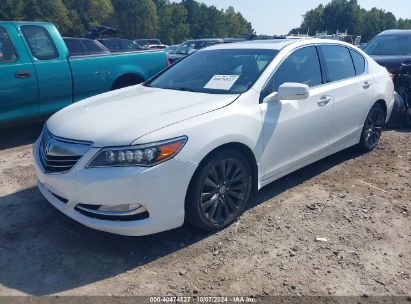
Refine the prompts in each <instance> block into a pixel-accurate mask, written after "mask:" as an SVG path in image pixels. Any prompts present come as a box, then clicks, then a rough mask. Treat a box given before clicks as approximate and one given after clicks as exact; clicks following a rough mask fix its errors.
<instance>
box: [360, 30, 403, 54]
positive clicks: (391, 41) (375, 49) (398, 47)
mask: <svg viewBox="0 0 411 304" xmlns="http://www.w3.org/2000/svg"><path fill="white" fill-rule="evenodd" d="M364 51H365V52H366V53H367V54H368V55H375V56H377V55H411V35H407V36H406V35H383V36H377V37H375V38H374V39H373V40H371V42H370V43H369V44H368V45H367V46H366V47H365V48H364Z"/></svg>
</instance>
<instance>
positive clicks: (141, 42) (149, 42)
mask: <svg viewBox="0 0 411 304" xmlns="http://www.w3.org/2000/svg"><path fill="white" fill-rule="evenodd" d="M133 41H134V42H135V43H137V44H138V45H139V46H140V47H141V48H148V47H149V46H150V45H162V43H161V41H160V39H134V40H133Z"/></svg>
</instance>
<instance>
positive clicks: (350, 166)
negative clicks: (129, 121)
mask: <svg viewBox="0 0 411 304" xmlns="http://www.w3.org/2000/svg"><path fill="white" fill-rule="evenodd" d="M40 129H41V125H40V124H37V125H33V126H31V125H29V126H25V127H19V128H12V129H1V130H0V295H3V296H4V295H27V294H28V295H51V294H53V295H55V294H58V295H192V294H200V295H254V296H257V295H345V296H346V295H354V296H357V295H364V294H365V295H411V281H410V272H411V242H410V240H411V220H410V212H411V210H410V208H411V130H409V129H408V130H400V131H387V132H385V133H384V135H383V138H382V142H381V144H380V145H379V147H378V148H377V149H376V150H375V151H373V152H372V153H370V154H366V155H360V154H358V153H356V152H354V151H353V150H352V149H351V150H346V151H343V152H340V153H338V154H336V155H334V156H332V157H329V158H327V159H325V160H322V161H320V162H318V163H316V164H314V165H311V166H309V167H306V168H304V169H302V170H300V171H298V172H295V173H293V174H291V175H289V176H287V177H285V178H282V179H281V180H279V181H277V182H274V183H273V184H271V185H269V186H267V187H265V188H264V189H262V190H261V191H260V192H259V193H258V194H257V195H256V196H255V197H254V198H253V200H252V202H251V203H250V206H249V209H248V211H247V212H246V213H245V214H244V215H243V216H242V217H241V218H240V219H239V220H238V221H237V222H236V223H235V224H233V225H232V226H231V227H229V228H227V229H225V230H224V231H221V232H219V233H215V234H205V233H204V232H201V231H198V230H196V229H194V228H192V227H183V228H179V229H176V230H173V231H169V232H165V233H161V234H157V235H153V236H148V237H135V238H131V237H121V236H116V235H111V234H106V233H103V232H98V231H94V230H91V229H89V228H86V227H83V226H82V225H80V224H78V223H76V222H75V221H72V220H71V219H69V218H67V217H66V216H64V215H63V214H61V213H59V212H58V211H57V210H56V209H54V208H53V207H52V206H51V205H49V204H48V203H47V202H46V200H45V199H44V198H43V197H42V196H41V195H40V193H39V191H38V190H37V189H36V187H35V176H34V169H33V165H32V156H31V148H32V142H33V141H34V139H35V137H36V136H37V134H38V132H39V130H40Z"/></svg>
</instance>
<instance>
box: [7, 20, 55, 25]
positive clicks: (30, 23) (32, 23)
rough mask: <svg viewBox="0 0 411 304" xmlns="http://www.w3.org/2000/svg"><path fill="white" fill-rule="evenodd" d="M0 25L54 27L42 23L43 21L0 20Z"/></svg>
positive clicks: (47, 23)
mask: <svg viewBox="0 0 411 304" xmlns="http://www.w3.org/2000/svg"><path fill="white" fill-rule="evenodd" d="M0 23H11V24H28V25H50V24H51V25H54V24H53V23H52V22H43V21H3V20H0Z"/></svg>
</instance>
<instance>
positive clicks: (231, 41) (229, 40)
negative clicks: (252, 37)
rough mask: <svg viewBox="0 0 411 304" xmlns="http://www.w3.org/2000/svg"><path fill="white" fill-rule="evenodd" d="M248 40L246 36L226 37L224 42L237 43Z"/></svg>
mask: <svg viewBox="0 0 411 304" xmlns="http://www.w3.org/2000/svg"><path fill="white" fill-rule="evenodd" d="M244 41H247V39H245V38H224V39H223V43H235V42H244Z"/></svg>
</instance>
